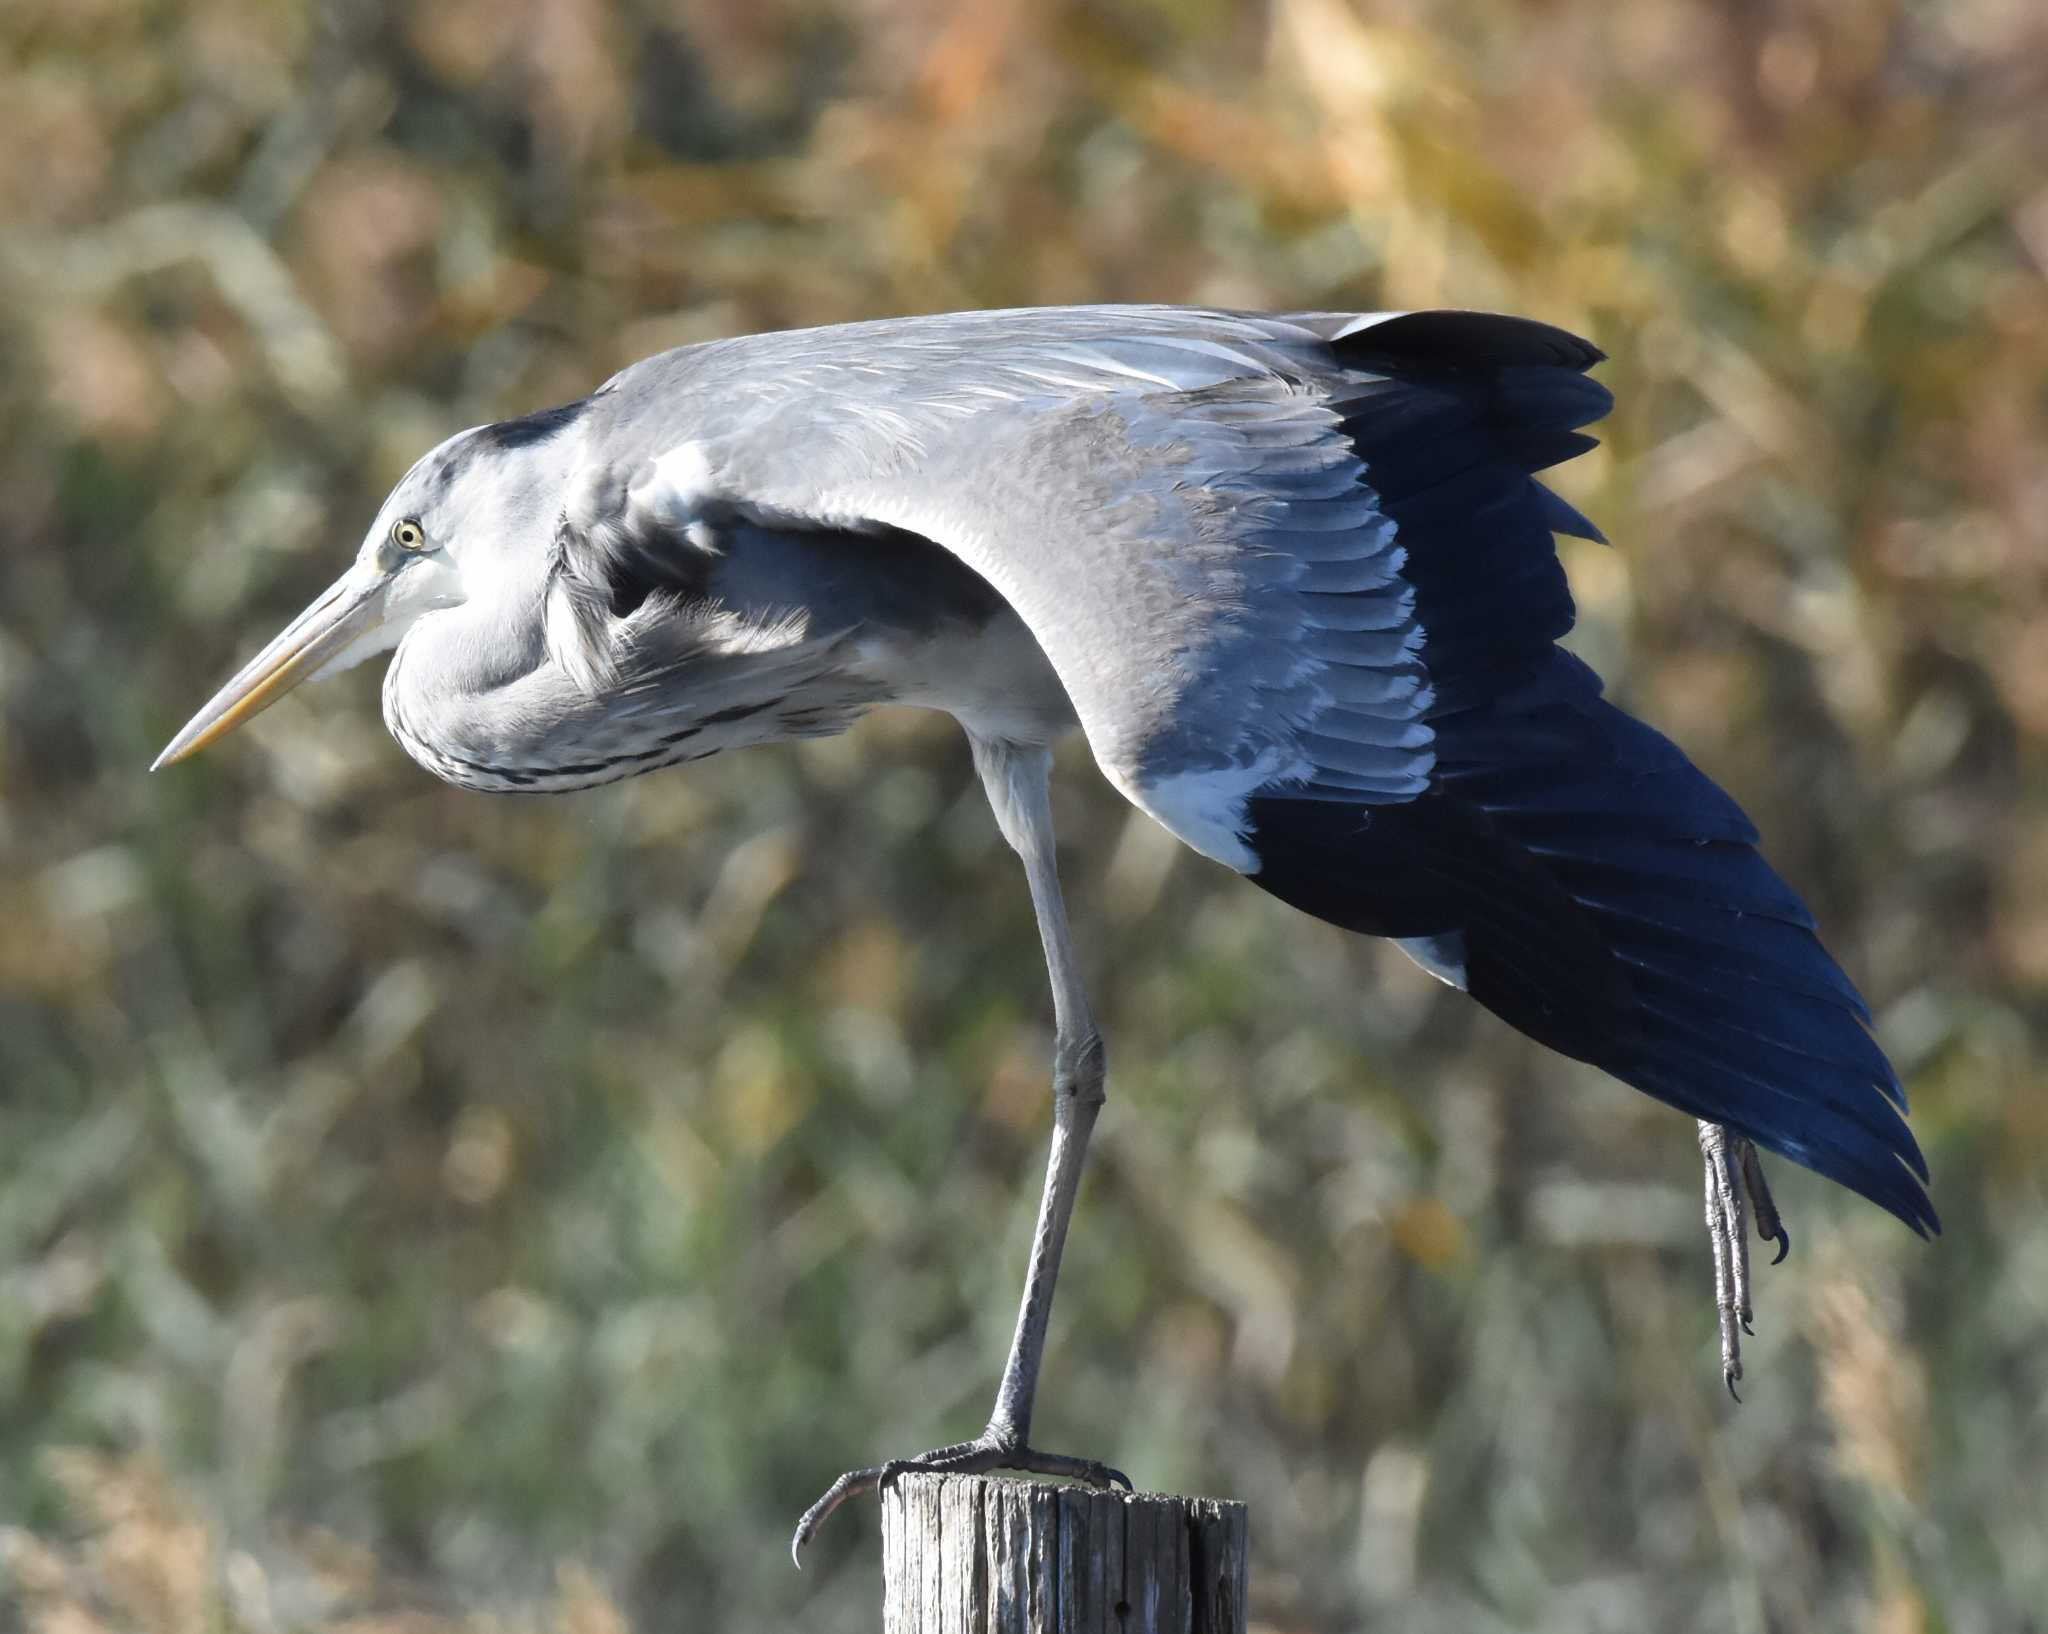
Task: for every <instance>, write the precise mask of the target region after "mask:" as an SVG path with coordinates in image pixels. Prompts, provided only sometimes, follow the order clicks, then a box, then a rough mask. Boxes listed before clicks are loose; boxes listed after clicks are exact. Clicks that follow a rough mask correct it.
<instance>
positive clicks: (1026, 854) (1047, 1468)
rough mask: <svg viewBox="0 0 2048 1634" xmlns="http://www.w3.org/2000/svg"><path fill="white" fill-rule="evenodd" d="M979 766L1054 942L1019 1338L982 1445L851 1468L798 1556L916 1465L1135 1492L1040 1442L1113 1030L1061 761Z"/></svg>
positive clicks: (977, 745) (980, 750) (1015, 753)
mask: <svg viewBox="0 0 2048 1634" xmlns="http://www.w3.org/2000/svg"><path fill="white" fill-rule="evenodd" d="M972 741H973V745H974V763H975V766H976V768H977V769H978V770H979V771H980V773H981V779H982V784H983V786H984V787H985V788H986V789H987V790H988V797H989V804H990V805H992V806H993V807H994V808H995V814H996V821H997V823H998V824H999V825H1000V827H1001V828H1002V831H1003V836H1004V838H1005V839H1007V840H1008V841H1009V842H1010V844H1011V845H1012V846H1014V847H1015V848H1016V851H1017V854H1018V856H1019V857H1021V858H1022V859H1023V862H1024V874H1025V878H1026V879H1027V880H1028V881H1029V882H1030V886H1031V905H1032V908H1033V909H1034V911H1035V912H1036V913H1037V916H1038V933H1039V937H1040V939H1041V940H1042V941H1043V943H1044V944H1045V964H1046V970H1047V973H1048V974H1049V975H1050V976H1051V978H1052V1005H1053V1022H1054V1028H1055V1038H1054V1043H1053V1071H1052V1094H1053V1100H1052V1149H1051V1151H1050V1153H1049V1154H1048V1156H1047V1158H1046V1166H1045V1192H1044V1195H1043V1196H1042V1198H1041V1199H1040V1201H1039V1205H1038V1224H1037V1227H1036V1228H1035V1229H1034V1230H1033V1232H1032V1234H1031V1263H1030V1266H1029V1268H1028V1269H1027V1270H1026V1271H1025V1273H1024V1298H1023V1302H1022V1304H1021V1305H1020V1306H1019V1308H1018V1311H1017V1328H1016V1332H1015V1334H1014V1335H1013V1336H1012V1337H1011V1340H1010V1355H1009V1360H1008V1361H1007V1362H1006V1363H1005V1364H1004V1366H1003V1379H1002V1383H1001V1384H1000V1385H999V1386H998V1387H997V1389H996V1400H995V1408H994V1410H993V1411H992V1412H991V1413H990V1414H989V1420H988V1424H987V1425H986V1426H985V1427H984V1428H983V1430H982V1432H981V1434H980V1435H978V1436H976V1437H975V1438H974V1439H973V1440H972V1441H960V1442H955V1443H954V1444H953V1445H951V1446H949V1447H938V1448H935V1449H933V1450H932V1451H931V1452H927V1453H922V1454H920V1455H918V1456H917V1457H915V1458H899V1459H893V1460H891V1461H890V1462H889V1463H886V1464H877V1465H875V1466H874V1467H872V1468H870V1469H858V1470H849V1471H848V1472H847V1473H846V1474H844V1475H842V1476H840V1477H839V1479H838V1480H836V1481H834V1482H833V1483H832V1485H831V1486H830V1488H828V1489H827V1490H826V1492H825V1495H824V1496H823V1497H822V1498H820V1499H819V1500H818V1501H817V1502H816V1503H814V1504H812V1505H811V1507H810V1508H809V1509H808V1510H806V1511H805V1512H804V1517H803V1519H802V1520H801V1521H799V1522H798V1523H797V1529H796V1537H795V1539H794V1540H793V1542H792V1544H791V1548H790V1552H791V1554H792V1555H795V1554H796V1553H797V1552H798V1551H800V1550H801V1549H802V1548H803V1546H804V1545H805V1544H806V1543H808V1542H809V1541H810V1539H811V1535H812V1534H813V1533H814V1532H816V1531H817V1529H818V1527H819V1525H820V1524H821V1523H822V1522H823V1521H824V1519H825V1517H826V1516H828V1515H830V1514H831V1513H832V1511H833V1510H835V1509H837V1508H838V1507H839V1506H840V1505H841V1504H842V1503H844V1502H846V1500H847V1499H849V1498H853V1497H858V1496H859V1495H861V1494H862V1493H865V1492H872V1491H873V1490H875V1488H877V1487H878V1486H880V1485H881V1484H882V1483H883V1482H884V1481H887V1480H889V1479H891V1478H893V1477H894V1476H896V1475H898V1474H901V1473H903V1472H905V1471H908V1470H928V1471H950V1472H973V1473H980V1472H983V1471H986V1470H992V1469H1015V1470H1025V1471H1029V1472H1030V1473H1032V1474H1037V1475H1064V1476H1069V1477H1071V1478H1073V1479H1075V1480H1081V1481H1087V1482H1089V1483H1091V1484H1092V1485H1095V1486H1107V1485H1109V1484H1110V1483H1111V1482H1112V1481H1115V1482H1120V1483H1122V1485H1124V1486H1125V1487H1128V1486H1129V1485H1130V1484H1131V1483H1130V1480H1129V1478H1128V1477H1126V1476H1124V1475H1123V1474H1122V1473H1120V1472H1119V1471H1117V1470H1113V1469H1111V1468H1109V1467H1108V1466H1107V1465H1106V1464H1102V1463H1099V1462H1097V1461H1096V1460H1095V1459H1092V1458H1075V1457H1073V1456H1071V1455H1069V1454H1066V1453H1048V1452H1040V1451H1039V1450H1038V1449H1037V1448H1035V1447H1033V1446H1032V1445H1031V1444H1030V1434H1031V1407H1032V1402H1033V1400H1034V1398H1035V1397H1036V1396H1037V1393H1038V1371H1039V1365H1040V1363H1041V1362H1042V1360H1043V1359H1044V1356H1045V1338H1046V1330H1047V1328H1048V1326H1049V1325H1050V1323H1051V1320H1052V1296H1053V1287H1054V1284H1055V1283H1056V1282H1057V1281H1058V1280H1059V1272H1060V1255H1061V1253H1062V1251H1063V1250H1064V1249H1065V1247H1066V1243H1067V1225H1068V1222H1069V1221H1070V1220H1071V1219H1072V1218H1073V1214H1074V1199H1075V1197H1076V1196H1077V1194H1078V1193H1079V1191H1080V1189H1081V1169H1082V1166H1083V1164H1084V1163H1085V1162H1086V1160H1087V1156H1088V1137H1089V1135H1090V1134H1091V1133H1092V1132H1093V1131H1094V1128H1095V1116H1096V1114H1097V1113H1098V1112H1099V1111H1101V1109H1102V1102H1103V1087H1102V1086H1103V1069H1104V1055H1103V1048H1102V1034H1101V1033H1100V1031H1099V1030H1098V1029H1097V1028H1096V1025H1095V1015H1094V1011H1093V1010H1092V1008H1091V1007H1090V1005H1089V1003H1088V994H1087V991H1086V989H1085V987H1084V986H1083V984H1082V981H1081V971H1080V961H1079V959H1078V958H1077V957H1076V955H1075V951H1074V941H1073V936H1072V934H1071V933H1070V932H1069V930H1068V928H1067V911H1066V906H1065V904H1064V902H1063V901H1062V900H1061V897H1060V884H1059V874H1058V871H1057V869H1056V867H1055V864H1054V856H1053V832H1052V806H1051V801H1050V798H1049V792H1050V791H1049V780H1050V774H1051V764H1052V762H1051V756H1050V755H1048V754H1047V752H1046V751H1045V750H1044V749H1041V748H1024V747H1019V746H1017V745H1013V744H1004V743H993V742H987V741H984V740H982V739H980V738H975V739H973V740H972Z"/></svg>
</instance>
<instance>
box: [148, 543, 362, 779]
mask: <svg viewBox="0 0 2048 1634" xmlns="http://www.w3.org/2000/svg"><path fill="white" fill-rule="evenodd" d="M387 582H388V581H387V580H386V579H385V578H384V577H383V576H382V575H376V576H366V575H365V574H364V573H363V572H362V570H361V569H355V570H352V571H350V572H348V573H345V574H343V575H342V576H341V577H340V578H339V579H337V580H335V581H334V583H333V584H331V585H329V586H328V587H327V589H326V590H325V591H324V592H322V594H321V596H320V599H319V600H318V601H316V602H314V603H313V605H312V606H311V607H308V608H307V609H306V610H305V611H304V612H303V613H301V614H300V615H299V616H298V617H297V618H295V619H293V620H292V621H291V623H290V624H289V625H288V626H287V627H286V628H285V631H284V633H283V634H282V635H280V636H279V637H278V638H277V639H276V640H275V641H273V642H271V644H270V645H269V646H267V647H265V648H264V649H263V650H262V651H261V652H259V653H258V654H257V655H256V656H255V657H254V658H252V659H250V660H249V662H248V663H247V664H245V665H243V666H242V669H241V672H240V673H239V674H237V675H236V676H235V678H234V679H233V680H232V681H230V682H228V684H227V685H226V686H224V687H222V688H221V689H220V691H218V692H217V693H215V694H214V696H213V701H212V702H211V703H209V704H208V705H207V706H206V707H205V708H204V709H202V710H200V711H199V713H198V714H196V715H194V716H193V717H192V718H191V719H190V720H189V721H187V722H186V723H185V727H184V730H183V731H181V732H180V733H179V734H178V735H177V736H176V737H174V738H172V739H171V741H170V742H169V743H168V744H166V745H165V746H164V752H163V753H162V754H160V755H158V756H157V757H156V760H155V762H154V764H152V765H151V766H150V768H149V769H150V770H151V771H155V770H157V769H158V767H162V766H175V765H176V764H177V763H178V762H179V761H181V760H184V759H186V758H187V757H188V756H191V755H196V754H198V753H199V751H200V750H201V749H204V748H205V747H206V746H207V745H208V744H209V743H211V742H213V740H214V739H215V738H222V737H226V736H227V735H228V733H230V732H232V731H233V730H234V729H235V728H236V727H238V726H240V725H241V724H242V722H244V721H246V720H249V719H251V718H252V717H254V716H256V715H260V714H262V713H263V711H264V710H266V709H268V708H269V707H270V706H271V705H272V704H274V703H276V702H277V700H278V699H280V698H282V697H283V696H284V695H285V694H286V693H287V692H289V691H291V689H292V688H293V687H295V686H297V685H298V684H299V683H300V682H301V681H304V680H307V679H308V678H310V677H311V676H313V675H316V674H318V673H319V671H320V670H321V669H322V668H323V667H324V666H325V665H326V664H327V663H328V662H329V661H330V660H331V659H333V658H335V657H336V656H337V655H338V654H340V653H341V652H342V650H343V649H344V648H346V647H347V646H348V645H349V644H350V643H351V642H352V641H354V640H355V639H356V638H357V637H358V636H360V635H362V634H364V633H365V632H367V631H369V630H373V629H375V628H376V627H377V626H378V625H379V624H381V623H382V622H383V621H384V595H383V592H384V587H385V584H386V583H387Z"/></svg>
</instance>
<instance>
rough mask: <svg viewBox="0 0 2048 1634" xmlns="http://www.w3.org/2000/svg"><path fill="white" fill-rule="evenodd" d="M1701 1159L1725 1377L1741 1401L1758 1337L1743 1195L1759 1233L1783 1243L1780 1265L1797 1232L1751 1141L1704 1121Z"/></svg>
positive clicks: (1779, 1258)
mask: <svg viewBox="0 0 2048 1634" xmlns="http://www.w3.org/2000/svg"><path fill="white" fill-rule="evenodd" d="M1700 1159H1701V1161H1702V1163H1703V1164H1704V1166H1705V1169H1706V1203H1707V1240H1708V1241H1709V1242H1710V1243H1711V1244H1712V1245H1713V1249H1714V1306H1715V1309H1716V1310H1717V1311H1718V1312H1719V1314H1720V1320H1721V1377H1722V1379H1723V1381H1724V1382H1725V1383H1726V1384H1727V1386H1728V1394H1729V1395H1731V1396H1735V1399H1736V1400H1737V1401H1740V1400H1741V1399H1742V1398H1741V1397H1740V1396H1736V1395H1735V1385H1736V1381H1737V1380H1739V1379H1740V1378H1741V1377H1742V1336H1743V1335H1744V1334H1745V1333H1753V1332H1755V1330H1754V1329H1753V1328H1751V1327H1750V1325H1749V1323H1750V1318H1751V1316H1752V1315H1753V1314H1754V1312H1753V1311H1752V1309H1751V1305H1750V1291H1749V1238H1748V1236H1747V1235H1746V1234H1745V1233H1744V1231H1743V1219H1742V1204H1743V1194H1744V1193H1745V1192H1746V1193H1747V1194H1748V1197H1749V1204H1750V1207H1751V1208H1753V1209H1755V1211H1756V1230H1757V1235H1758V1236H1759V1237H1762V1238H1763V1239H1764V1240H1765V1241H1767V1242H1771V1241H1775V1242H1776V1243H1777V1245H1778V1255H1777V1259H1774V1260H1772V1261H1771V1263H1772V1264H1773V1265H1776V1264H1777V1263H1778V1261H1779V1260H1782V1259H1783V1258H1784V1257H1785V1256H1786V1255H1787V1254H1789V1253H1790V1252H1791V1251H1792V1234H1791V1233H1790V1232H1789V1231H1787V1230H1786V1229H1785V1223H1784V1221H1783V1220H1781V1219H1780V1218H1779V1217H1778V1208H1777V1205H1776V1204H1775V1203H1774V1202H1773V1201H1772V1200H1771V1188H1770V1187H1769V1186H1768V1185H1767V1184H1766V1183H1765V1181H1764V1166H1763V1159H1762V1158H1760V1157H1758V1156H1757V1150H1756V1147H1755V1145H1754V1144H1752V1143H1751V1142H1750V1141H1749V1140H1748V1139H1747V1138H1745V1137H1744V1136H1742V1135H1738V1134H1737V1133H1736V1132H1735V1131H1734V1130H1732V1129H1730V1128H1728V1127H1727V1126H1726V1125H1725V1124H1719V1123H1708V1122H1706V1121H1705V1120H1704V1119H1702V1120H1701V1121H1700Z"/></svg>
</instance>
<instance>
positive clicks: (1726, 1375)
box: [1721, 1367, 1742, 1407]
mask: <svg viewBox="0 0 2048 1634" xmlns="http://www.w3.org/2000/svg"><path fill="white" fill-rule="evenodd" d="M1741 1377H1742V1369H1741V1368H1739V1367H1731V1368H1726V1369H1724V1370H1723V1371H1722V1374H1721V1382H1722V1383H1724V1384H1725V1385H1727V1386H1728V1399H1729V1400H1730V1401H1732V1402H1734V1403H1735V1405H1736V1406H1738V1407H1740V1406H1741V1405H1742V1392H1741V1391H1739V1390H1737V1389H1736V1388H1735V1381H1736V1380H1737V1379H1739V1378H1741Z"/></svg>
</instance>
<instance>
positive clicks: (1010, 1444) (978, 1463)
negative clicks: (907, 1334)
mask: <svg viewBox="0 0 2048 1634" xmlns="http://www.w3.org/2000/svg"><path fill="white" fill-rule="evenodd" d="M996 1469H1014V1470H1021V1471H1023V1472H1024V1473H1025V1474H1027V1475H1059V1476H1064V1477H1065V1478H1066V1479H1068V1480H1070V1481H1082V1482H1085V1483H1086V1484H1087V1485H1089V1486H1092V1487H1107V1486H1111V1485H1115V1486H1120V1487H1122V1488H1123V1489H1124V1490H1125V1491H1126V1492H1129V1491H1130V1490H1131V1478H1130V1477H1129V1476H1128V1475H1126V1474H1124V1472H1123V1471H1122V1470H1120V1469H1111V1468H1110V1467H1109V1466H1108V1465H1107V1464H1104V1463H1101V1462H1098V1461H1097V1460H1096V1459H1093V1458H1074V1457H1071V1456H1069V1455H1068V1454H1066V1453H1063V1452H1040V1451H1039V1450H1038V1449H1037V1448H1036V1447H1027V1446H1026V1445H1025V1444H1024V1438H1023V1437H1022V1436H1021V1435H1018V1434H1017V1433H1016V1432H1015V1431H1014V1430H1004V1429H1001V1428H999V1427H997V1426H996V1425H993V1424H991V1425H990V1426H989V1427H988V1428H987V1429H985V1430H983V1431H982V1432H981V1434H980V1435H978V1436H976V1437H975V1438H974V1439H973V1440H972V1441H956V1442H954V1443H953V1445H952V1446H950V1447H934V1448H933V1449H932V1450H931V1451H930V1452H926V1453H919V1454H918V1455H917V1456H916V1457H915V1458H892V1459H891V1460H890V1461H889V1462H888V1463H886V1464H877V1465H875V1466H874V1468H872V1469H851V1470H848V1471H847V1472H846V1473H845V1474H844V1475H842V1476H840V1477H839V1479H838V1480H836V1481H834V1482H833V1483H832V1484H831V1485H830V1486H829V1487H827V1488H826V1489H825V1495H824V1496H823V1497H822V1498H820V1499H819V1500H818V1501H817V1502H816V1503H814V1504H812V1505H811V1507H810V1508H809V1509H806V1510H805V1511H804V1518H803V1519H802V1520H800V1521H798V1522H797V1523H796V1536H795V1537H794V1538H792V1539H791V1540H790V1545H789V1557H790V1559H792V1560H794V1561H795V1562H796V1563H797V1567H798V1569H799V1570H801V1569H802V1567H803V1548H804V1545H805V1544H807V1543H809V1542H810V1541H811V1539H812V1537H813V1536H814V1535H815V1534H816V1533H817V1530H818V1528H819V1527H820V1526H822V1525H823V1524H824V1523H825V1517H826V1516H828V1515H830V1514H831V1513H832V1511H833V1510H835V1509H837V1508H838V1507H839V1506H840V1505H841V1504H843V1503H845V1502H846V1500H847V1499H849V1498H858V1497H861V1496H863V1495H864V1494H866V1493H869V1492H876V1491H879V1490H881V1489H882V1488H884V1487H886V1486H888V1485H889V1484H890V1483H891V1482H892V1481H894V1480H895V1479H896V1477H897V1476H899V1475H908V1474H913V1473H915V1474H925V1475H986V1474H987V1473H988V1472H989V1471H990V1470H996Z"/></svg>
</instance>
